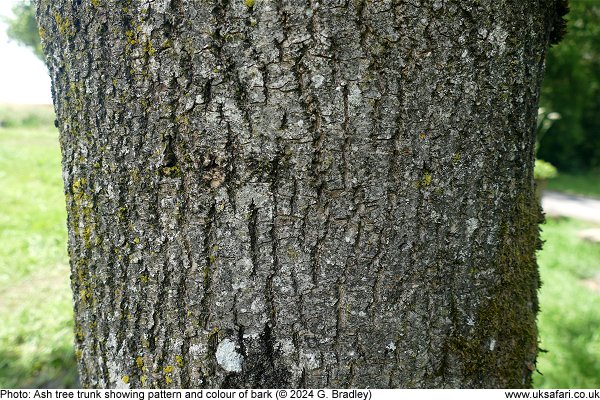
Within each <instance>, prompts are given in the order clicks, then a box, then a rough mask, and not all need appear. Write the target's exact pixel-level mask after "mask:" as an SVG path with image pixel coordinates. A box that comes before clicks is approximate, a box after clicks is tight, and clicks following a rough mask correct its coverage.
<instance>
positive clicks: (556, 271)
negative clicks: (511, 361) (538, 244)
mask: <svg viewBox="0 0 600 400" xmlns="http://www.w3.org/2000/svg"><path fill="white" fill-rule="evenodd" d="M590 226H591V225H589V224H586V223H583V222H579V221H574V220H569V219H557V220H552V219H551V220H549V221H548V222H547V223H546V224H545V225H544V226H543V228H542V229H543V233H542V238H543V239H544V240H545V241H546V243H545V244H544V249H543V250H542V251H541V252H540V253H539V254H538V260H539V264H540V273H541V276H542V281H543V286H542V289H541V290H540V304H541V313H540V315H539V317H538V321H539V330H540V337H541V343H540V347H541V348H542V349H545V350H546V351H547V353H541V354H540V356H539V362H538V365H537V367H538V370H539V371H540V372H541V373H542V374H543V375H536V376H535V378H534V382H535V385H536V387H540V388H598V387H600V244H597V243H596V244H593V243H588V242H584V241H582V240H580V239H578V238H577V232H578V231H579V230H581V229H584V228H587V227H590Z"/></svg>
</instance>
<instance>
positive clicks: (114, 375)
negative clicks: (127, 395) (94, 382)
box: [106, 361, 129, 389]
mask: <svg viewBox="0 0 600 400" xmlns="http://www.w3.org/2000/svg"><path fill="white" fill-rule="evenodd" d="M106 366H107V367H108V377H109V379H110V380H111V382H114V383H115V389H129V379H125V381H127V383H126V382H125V381H124V380H123V379H122V377H123V376H125V375H127V374H126V373H123V372H122V371H121V370H120V369H119V367H118V366H117V363H116V362H114V361H109V362H107V363H106Z"/></svg>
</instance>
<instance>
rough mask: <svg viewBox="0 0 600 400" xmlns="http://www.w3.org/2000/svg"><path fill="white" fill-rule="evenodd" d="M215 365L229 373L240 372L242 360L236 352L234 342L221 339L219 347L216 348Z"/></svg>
mask: <svg viewBox="0 0 600 400" xmlns="http://www.w3.org/2000/svg"><path fill="white" fill-rule="evenodd" d="M215 355H216V357H217V363H218V364H219V365H220V366H221V368H223V369H224V370H225V371H229V372H241V371H242V361H244V358H243V357H242V355H241V354H240V353H238V352H237V346H236V344H235V342H233V341H232V340H230V339H223V341H221V343H219V346H217V352H216V354H215Z"/></svg>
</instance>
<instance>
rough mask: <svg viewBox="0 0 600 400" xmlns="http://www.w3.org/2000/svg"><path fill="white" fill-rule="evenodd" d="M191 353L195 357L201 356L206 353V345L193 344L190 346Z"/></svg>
mask: <svg viewBox="0 0 600 400" xmlns="http://www.w3.org/2000/svg"><path fill="white" fill-rule="evenodd" d="M189 352H190V355H191V356H193V357H199V356H201V355H203V354H205V353H206V346H204V345H202V344H193V345H191V346H190V348H189Z"/></svg>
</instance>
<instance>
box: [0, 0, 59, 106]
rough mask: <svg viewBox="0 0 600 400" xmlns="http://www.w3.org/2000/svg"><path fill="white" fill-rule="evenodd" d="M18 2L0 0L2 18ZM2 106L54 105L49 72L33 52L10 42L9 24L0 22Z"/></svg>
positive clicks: (0, 98)
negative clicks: (7, 33)
mask: <svg viewBox="0 0 600 400" xmlns="http://www.w3.org/2000/svg"><path fill="white" fill-rule="evenodd" d="M17 2H18V0H0V15H12V14H11V12H10V10H11V8H12V6H13V5H14V4H15V3H17ZM0 103H20V104H24V103H25V104H27V103H28V104H51V103H52V96H51V95H50V77H49V76H48V70H47V69H46V66H45V65H44V63H43V62H42V61H40V60H39V59H38V58H37V57H36V56H35V55H33V52H32V51H31V50H29V49H28V48H26V47H22V46H19V45H17V44H16V43H14V42H9V41H8V38H7V37H6V25H5V24H3V23H2V21H0Z"/></svg>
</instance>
